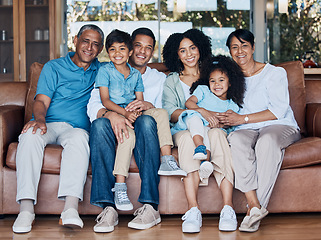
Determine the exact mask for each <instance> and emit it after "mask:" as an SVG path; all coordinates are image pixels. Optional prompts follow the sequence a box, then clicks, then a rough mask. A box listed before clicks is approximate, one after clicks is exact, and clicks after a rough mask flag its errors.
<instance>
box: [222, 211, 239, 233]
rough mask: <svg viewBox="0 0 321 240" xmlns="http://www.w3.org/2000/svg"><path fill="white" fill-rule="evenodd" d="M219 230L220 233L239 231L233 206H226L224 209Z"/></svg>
mask: <svg viewBox="0 0 321 240" xmlns="http://www.w3.org/2000/svg"><path fill="white" fill-rule="evenodd" d="M218 229H219V230H220V231H235V230H236V229H237V220H236V214H235V211H234V209H233V208H232V207H231V206H229V205H225V206H224V207H223V209H222V211H221V214H220V222H219V225H218Z"/></svg>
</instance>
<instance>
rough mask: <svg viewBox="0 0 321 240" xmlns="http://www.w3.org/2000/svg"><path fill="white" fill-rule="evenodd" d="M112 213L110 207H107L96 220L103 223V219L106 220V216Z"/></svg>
mask: <svg viewBox="0 0 321 240" xmlns="http://www.w3.org/2000/svg"><path fill="white" fill-rule="evenodd" d="M109 211H110V209H109V207H106V208H105V209H104V210H103V211H102V212H101V213H100V214H99V215H98V216H97V218H96V222H97V223H101V222H103V219H105V216H106V215H107V213H108V212H109Z"/></svg>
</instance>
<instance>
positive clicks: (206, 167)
mask: <svg viewBox="0 0 321 240" xmlns="http://www.w3.org/2000/svg"><path fill="white" fill-rule="evenodd" d="M213 171H214V166H213V164H212V163H211V162H209V161H203V162H202V163H201V166H200V169H199V170H198V173H199V175H200V179H201V182H203V183H204V182H206V183H207V182H208V178H209V177H210V176H211V174H212V173H213Z"/></svg>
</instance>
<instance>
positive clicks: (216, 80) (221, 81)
mask: <svg viewBox="0 0 321 240" xmlns="http://www.w3.org/2000/svg"><path fill="white" fill-rule="evenodd" d="M229 86H230V82H229V79H228V77H227V76H226V74H225V73H223V72H221V71H220V70H215V71H213V72H211V74H210V78H209V87H210V90H211V92H212V93H214V95H215V96H217V97H218V98H219V99H221V100H226V99H227V90H228V88H229Z"/></svg>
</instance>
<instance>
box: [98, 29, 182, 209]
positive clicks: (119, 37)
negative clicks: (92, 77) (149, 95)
mask: <svg viewBox="0 0 321 240" xmlns="http://www.w3.org/2000/svg"><path fill="white" fill-rule="evenodd" d="M105 47H106V50H107V53H108V55H109V58H110V61H111V62H109V63H107V64H106V65H104V66H102V67H101V68H100V69H99V71H98V74H97V77H96V85H95V87H96V88H99V93H100V98H101V101H102V104H103V105H104V107H105V108H106V109H107V111H108V110H111V111H114V112H117V113H118V114H120V115H122V116H123V117H125V118H127V119H128V120H129V121H130V122H131V123H134V122H135V120H136V119H137V118H138V117H139V116H140V115H141V114H142V111H132V110H130V109H126V107H127V105H128V104H129V103H131V102H133V101H134V100H143V91H144V87H143V81H142V77H141V74H140V72H139V71H138V70H136V69H135V68H132V67H131V66H130V65H129V64H128V63H127V61H128V58H129V57H130V56H131V54H132V52H133V50H132V41H131V37H130V35H129V34H128V33H126V32H123V31H120V30H117V29H116V30H113V31H112V32H111V33H110V34H109V35H108V36H107V38H106V44H105ZM161 110H162V109H159V110H158V111H157V110H156V111H154V112H153V113H152V114H148V115H151V116H152V117H154V119H155V121H156V123H157V125H158V126H157V128H158V135H159V139H160V146H161V153H162V155H163V156H162V164H163V162H164V164H168V163H169V162H170V163H169V164H171V165H172V164H173V163H175V164H176V162H175V159H174V158H173V156H171V146H172V143H170V144H167V143H163V142H162V139H164V137H162V136H160V135H164V133H163V132H167V131H166V129H168V133H169V136H171V135H170V130H169V123H168V116H167V115H166V112H165V113H164V114H162V111H161ZM107 111H106V112H107ZM164 117H165V119H166V121H164ZM164 122H165V123H166V124H167V125H168V126H167V127H166V125H165V126H164ZM159 128H160V129H159ZM127 129H128V132H129V138H126V137H124V138H123V139H124V140H123V142H118V146H117V151H116V159H115V166H114V171H113V174H114V175H115V177H116V183H115V187H114V188H113V191H114V192H115V197H114V199H115V205H116V208H117V209H119V210H131V209H133V205H132V204H131V202H130V200H129V198H128V196H127V186H126V183H125V178H126V177H127V176H128V170H129V165H130V160H131V156H132V151H133V149H134V147H135V132H134V130H133V129H131V128H129V127H127ZM163 159H165V160H164V161H163ZM166 159H167V160H166ZM173 160H174V161H173ZM160 168H161V167H160ZM165 170H166V169H165ZM161 173H162V172H161ZM163 173H164V174H163V175H182V176H186V173H185V172H184V171H183V170H181V169H180V168H178V166H177V164H176V167H175V168H174V171H164V172H163Z"/></svg>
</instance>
